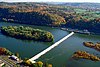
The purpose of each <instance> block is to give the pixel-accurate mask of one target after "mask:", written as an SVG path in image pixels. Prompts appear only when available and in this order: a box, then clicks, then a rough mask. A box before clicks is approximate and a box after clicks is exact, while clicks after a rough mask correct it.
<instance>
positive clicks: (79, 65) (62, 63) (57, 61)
mask: <svg viewBox="0 0 100 67" xmlns="http://www.w3.org/2000/svg"><path fill="white" fill-rule="evenodd" d="M9 25H21V24H13V23H4V22H0V27H1V26H9ZM24 26H31V27H33V28H39V29H44V30H47V31H50V32H51V33H52V34H53V35H54V37H55V40H54V42H56V41H58V40H59V39H61V38H63V37H64V36H65V35H67V34H69V33H68V32H67V31H63V30H60V29H58V28H50V27H45V26H33V25H24ZM84 41H92V42H94V43H95V42H100V36H99V35H82V34H74V35H73V36H71V37H70V38H68V39H67V40H65V41H64V42H62V43H61V44H59V46H57V47H56V48H54V49H52V50H51V51H49V52H48V53H46V54H45V55H43V56H41V57H40V58H39V59H38V60H40V61H44V62H48V63H51V64H53V67H99V66H100V62H94V61H90V60H73V59H72V58H71V56H72V54H73V53H74V52H75V51H77V50H83V51H87V52H89V53H92V54H94V55H97V54H98V55H97V56H100V52H98V51H96V50H94V49H91V48H87V47H85V46H83V44H82V43H83V42H84ZM51 44H52V43H47V42H38V41H27V40H20V39H15V38H11V37H7V36H5V35H3V34H1V33H0V47H5V48H7V49H9V50H10V51H12V52H14V53H15V52H18V53H19V54H20V56H21V58H26V57H27V58H31V57H32V56H34V55H35V54H37V53H39V52H41V51H42V50H44V49H45V48H47V47H49V46H50V45H51ZM38 60H37V61H38Z"/></svg>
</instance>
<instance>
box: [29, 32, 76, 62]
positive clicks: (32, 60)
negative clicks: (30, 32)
mask: <svg viewBox="0 0 100 67" xmlns="http://www.w3.org/2000/svg"><path fill="white" fill-rule="evenodd" d="M73 34H74V32H71V33H70V34H68V35H67V36H65V37H64V38H62V39H61V40H59V41H57V42H56V43H54V44H53V45H51V46H50V47H48V48H47V49H45V50H43V51H42V52H40V53H39V54H37V55H35V56H34V57H32V58H31V59H29V61H30V62H32V63H35V60H36V59H38V58H39V57H41V56H42V55H44V54H45V53H47V52H48V51H50V50H51V49H53V48H54V47H56V46H58V45H59V44H60V43H62V42H63V41H64V40H66V39H67V38H69V37H70V36H72V35H73Z"/></svg>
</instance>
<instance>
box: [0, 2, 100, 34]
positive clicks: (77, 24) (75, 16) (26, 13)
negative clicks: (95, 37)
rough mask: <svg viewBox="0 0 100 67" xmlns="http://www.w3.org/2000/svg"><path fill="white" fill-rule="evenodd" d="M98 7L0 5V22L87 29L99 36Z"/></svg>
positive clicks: (37, 4)
mask: <svg viewBox="0 0 100 67" xmlns="http://www.w3.org/2000/svg"><path fill="white" fill-rule="evenodd" d="M83 5H84V6H83ZM85 5H86V7H85ZM87 5H88V6H87ZM94 7H95V8H94ZM99 7H100V5H99V4H97V3H95V4H92V3H65V4H55V5H54V4H48V3H0V21H6V22H14V23H22V24H23V23H24V24H34V25H47V26H58V27H59V26H60V27H65V28H73V29H81V30H84V29H87V30H89V32H94V33H97V34H100V31H99V30H100V8H99Z"/></svg>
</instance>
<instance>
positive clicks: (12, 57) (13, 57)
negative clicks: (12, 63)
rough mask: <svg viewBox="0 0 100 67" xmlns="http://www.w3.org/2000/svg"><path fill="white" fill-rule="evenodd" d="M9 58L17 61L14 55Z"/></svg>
mask: <svg viewBox="0 0 100 67" xmlns="http://www.w3.org/2000/svg"><path fill="white" fill-rule="evenodd" d="M10 58H11V59H13V60H16V61H19V58H18V57H16V56H15V55H12V56H10Z"/></svg>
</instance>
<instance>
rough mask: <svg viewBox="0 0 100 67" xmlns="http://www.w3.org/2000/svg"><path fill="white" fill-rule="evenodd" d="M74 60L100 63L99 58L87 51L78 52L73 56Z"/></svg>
mask: <svg viewBox="0 0 100 67" xmlns="http://www.w3.org/2000/svg"><path fill="white" fill-rule="evenodd" d="M72 57H73V58H74V59H88V60H92V61H100V58H99V57H97V56H94V55H93V54H89V53H87V52H85V51H77V52H75V53H74V55H73V56H72Z"/></svg>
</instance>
